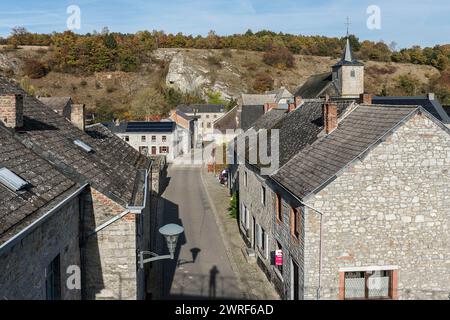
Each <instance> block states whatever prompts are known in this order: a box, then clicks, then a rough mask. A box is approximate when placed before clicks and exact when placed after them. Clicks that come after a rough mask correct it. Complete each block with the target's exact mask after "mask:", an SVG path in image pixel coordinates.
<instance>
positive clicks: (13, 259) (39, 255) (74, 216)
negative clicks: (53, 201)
mask: <svg viewBox="0 0 450 320" xmlns="http://www.w3.org/2000/svg"><path fill="white" fill-rule="evenodd" d="M79 203H80V200H79V198H78V197H76V198H74V199H72V200H71V201H70V202H69V203H67V204H66V205H65V206H64V207H62V208H61V209H60V210H58V211H57V212H54V213H53V214H52V216H51V217H50V218H49V219H48V220H46V221H44V222H43V223H42V224H40V225H39V226H38V227H37V228H36V229H34V230H33V231H32V232H31V233H30V234H28V235H27V236H26V237H25V238H23V239H22V240H21V241H19V242H18V243H17V244H15V245H14V246H13V247H11V248H9V249H7V250H2V251H0V270H1V272H0V300H3V299H8V300H17V299H19V300H21V299H26V300H45V299H46V285H45V280H46V268H48V266H49V265H50V263H51V262H52V260H53V259H55V258H56V257H57V256H58V255H60V272H61V297H62V299H63V300H79V299H80V298H81V290H76V289H73V290H69V289H68V288H67V286H66V283H67V278H68V277H69V276H70V275H71V274H68V273H67V268H68V267H69V266H79V265H80V250H79V219H80V215H79Z"/></svg>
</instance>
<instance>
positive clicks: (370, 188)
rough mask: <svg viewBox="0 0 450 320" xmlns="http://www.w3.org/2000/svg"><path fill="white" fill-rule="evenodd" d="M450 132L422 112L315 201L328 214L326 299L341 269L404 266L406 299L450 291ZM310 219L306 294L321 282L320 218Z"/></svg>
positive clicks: (334, 292)
mask: <svg viewBox="0 0 450 320" xmlns="http://www.w3.org/2000/svg"><path fill="white" fill-rule="evenodd" d="M449 170H450V135H449V133H448V132H446V131H444V130H443V129H442V128H441V127H439V126H438V125H437V124H436V123H434V122H432V121H431V120H429V119H428V118H427V117H425V116H423V115H417V116H415V117H414V118H412V119H411V120H409V121H408V122H407V123H406V124H404V125H403V126H402V127H400V128H398V129H397V130H396V131H395V132H394V133H393V134H392V135H391V136H389V137H388V138H387V139H386V141H385V142H381V143H380V144H379V145H378V146H376V147H375V148H374V149H373V150H372V151H371V152H370V153H368V155H367V156H366V157H365V158H364V159H362V160H361V161H359V162H357V163H354V164H353V165H352V166H351V167H350V168H348V169H347V170H346V171H345V172H343V173H342V175H340V176H338V177H337V178H336V180H335V181H333V182H332V183H331V184H330V185H328V186H327V187H326V188H324V189H323V190H322V191H320V192H319V193H318V194H317V195H316V196H314V197H313V198H312V199H310V200H309V201H308V204H309V205H311V206H313V207H314V208H316V209H318V210H320V211H321V212H323V213H324V222H323V229H324V233H323V234H324V236H323V269H322V290H321V297H322V298H325V299H336V298H338V289H339V288H338V287H339V270H340V268H342V267H373V266H380V267H382V266H398V268H399V269H398V270H399V271H398V298H399V299H448V296H449V294H450V251H449V247H450V232H449V227H450V176H449ZM307 212H308V213H307V215H306V224H305V232H306V236H305V240H306V243H305V269H306V270H307V273H306V275H305V282H306V294H305V298H314V297H315V290H316V289H317V285H318V274H319V268H318V267H319V254H320V252H319V248H320V241H319V240H320V215H319V214H317V212H313V211H312V210H308V211H307Z"/></svg>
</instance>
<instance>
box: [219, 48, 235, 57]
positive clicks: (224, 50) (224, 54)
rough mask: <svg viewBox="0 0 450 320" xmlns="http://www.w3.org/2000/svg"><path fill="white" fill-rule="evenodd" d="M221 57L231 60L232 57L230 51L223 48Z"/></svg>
mask: <svg viewBox="0 0 450 320" xmlns="http://www.w3.org/2000/svg"><path fill="white" fill-rule="evenodd" d="M222 56H223V57H224V58H231V57H233V53H232V52H231V49H229V48H225V49H223V51H222Z"/></svg>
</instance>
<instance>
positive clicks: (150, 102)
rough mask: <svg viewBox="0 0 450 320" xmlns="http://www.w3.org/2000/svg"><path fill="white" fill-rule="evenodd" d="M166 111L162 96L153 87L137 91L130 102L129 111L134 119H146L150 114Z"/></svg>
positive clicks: (161, 113)
mask: <svg viewBox="0 0 450 320" xmlns="http://www.w3.org/2000/svg"><path fill="white" fill-rule="evenodd" d="M166 112H167V105H166V102H165V100H164V96H163V95H162V94H161V93H160V92H159V91H158V90H156V89H155V88H146V89H143V90H141V91H139V92H138V93H137V94H136V96H135V98H134V99H133V101H132V102H131V109H130V113H131V115H132V116H133V118H134V119H135V120H147V119H148V118H149V117H150V116H154V115H163V114H164V113H166Z"/></svg>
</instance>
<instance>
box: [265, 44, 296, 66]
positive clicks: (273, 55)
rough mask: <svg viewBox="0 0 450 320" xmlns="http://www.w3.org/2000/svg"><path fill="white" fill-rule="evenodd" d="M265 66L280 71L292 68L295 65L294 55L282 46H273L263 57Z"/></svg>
mask: <svg viewBox="0 0 450 320" xmlns="http://www.w3.org/2000/svg"><path fill="white" fill-rule="evenodd" d="M263 61H264V63H265V64H267V65H269V66H272V67H277V68H280V69H286V68H292V67H294V65H295V60H294V55H293V54H292V53H291V52H290V51H289V49H288V48H286V47H284V46H274V47H272V49H271V50H270V51H268V52H266V53H265V54H264V56H263Z"/></svg>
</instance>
